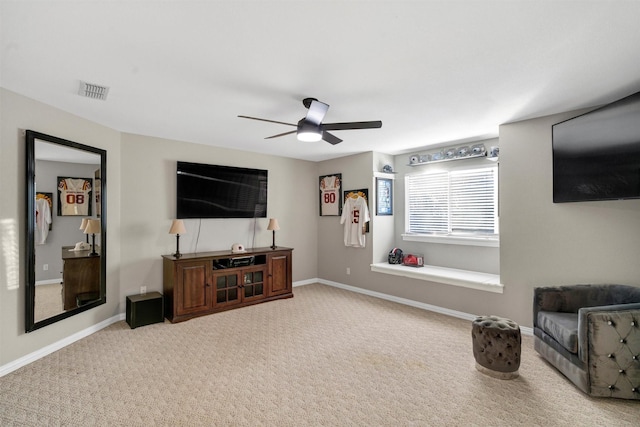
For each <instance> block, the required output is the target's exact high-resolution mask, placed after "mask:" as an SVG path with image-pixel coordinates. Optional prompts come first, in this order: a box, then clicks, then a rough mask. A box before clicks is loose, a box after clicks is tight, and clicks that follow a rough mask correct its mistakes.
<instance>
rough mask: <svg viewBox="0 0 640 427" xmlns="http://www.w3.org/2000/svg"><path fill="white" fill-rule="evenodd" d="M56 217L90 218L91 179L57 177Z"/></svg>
mask: <svg viewBox="0 0 640 427" xmlns="http://www.w3.org/2000/svg"><path fill="white" fill-rule="evenodd" d="M57 187H58V216H91V215H92V212H91V205H93V203H92V199H91V197H92V193H93V179H92V178H74V177H67V176H59V177H58V185H57Z"/></svg>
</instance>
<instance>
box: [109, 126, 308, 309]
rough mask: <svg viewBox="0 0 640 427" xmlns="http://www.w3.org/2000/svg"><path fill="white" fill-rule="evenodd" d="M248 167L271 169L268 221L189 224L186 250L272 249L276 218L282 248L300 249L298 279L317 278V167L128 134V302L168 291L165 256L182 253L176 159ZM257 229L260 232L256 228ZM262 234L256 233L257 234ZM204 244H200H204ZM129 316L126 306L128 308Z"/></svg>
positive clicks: (124, 200)
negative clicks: (176, 230)
mask: <svg viewBox="0 0 640 427" xmlns="http://www.w3.org/2000/svg"><path fill="white" fill-rule="evenodd" d="M177 160H181V161H188V162H196V163H208V164H219V165H227V166H242V167H248V168H258V169H267V170H268V171H269V183H268V200H267V209H268V211H267V218H258V219H257V220H256V221H255V222H254V220H253V219H224V220H222V219H202V220H198V219H186V220H184V222H185V227H186V229H187V233H186V234H183V235H180V252H183V253H191V252H203V251H212V250H227V249H230V248H231V245H232V244H233V243H236V242H237V243H242V244H243V245H245V246H246V247H264V246H270V245H271V240H272V233H271V232H270V231H268V230H267V229H266V228H267V224H268V221H269V219H268V218H269V217H274V218H277V219H278V222H279V224H280V230H279V231H277V232H276V244H277V245H278V246H286V247H291V248H294V251H293V273H292V274H293V280H294V281H297V280H304V279H309V278H313V277H316V274H317V259H318V254H317V246H316V244H315V241H316V239H317V233H318V230H317V211H318V197H317V193H316V192H315V191H313V189H314V188H315V186H316V185H315V184H316V180H317V176H318V174H317V165H316V164H315V163H311V162H306V161H302V160H294V159H289V158H284V157H275V156H268V155H263V154H256V153H247V152H243V151H238V150H231V149H224V148H216V147H210V146H205V145H201V144H192V143H188V142H181V141H173V140H166V139H161V138H152V137H146V136H140V135H132V134H123V135H122V182H123V188H122V236H123V237H122V241H123V245H122V259H121V272H122V275H121V282H122V292H121V294H120V301H121V303H124V301H125V297H126V295H132V294H136V293H139V291H140V286H141V285H145V286H147V291H159V292H162V264H161V255H166V254H171V253H173V252H175V246H176V238H175V236H173V235H170V234H168V232H169V227H170V226H171V220H172V219H173V218H175V214H176V208H175V203H176V193H175V191H176V161H177ZM254 226H255V227H254ZM254 229H255V234H254ZM196 242H197V246H196ZM121 311H124V306H122V307H121Z"/></svg>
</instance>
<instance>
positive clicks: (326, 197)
mask: <svg viewBox="0 0 640 427" xmlns="http://www.w3.org/2000/svg"><path fill="white" fill-rule="evenodd" d="M320 191H321V192H322V194H321V195H320V200H321V202H320V210H321V215H336V216H338V215H340V178H338V177H337V176H335V175H333V176H325V177H324V178H322V180H320Z"/></svg>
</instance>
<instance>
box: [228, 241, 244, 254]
mask: <svg viewBox="0 0 640 427" xmlns="http://www.w3.org/2000/svg"><path fill="white" fill-rule="evenodd" d="M245 252H247V250H246V249H245V248H244V245H243V244H242V243H234V244H233V245H231V253H234V254H243V253H245Z"/></svg>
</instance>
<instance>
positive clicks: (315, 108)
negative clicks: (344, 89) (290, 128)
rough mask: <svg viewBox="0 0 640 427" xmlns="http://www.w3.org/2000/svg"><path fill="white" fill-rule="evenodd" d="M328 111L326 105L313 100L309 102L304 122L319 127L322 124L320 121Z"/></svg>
mask: <svg viewBox="0 0 640 427" xmlns="http://www.w3.org/2000/svg"><path fill="white" fill-rule="evenodd" d="M328 109H329V105H328V104H325V103H324V102H320V101H316V100H313V101H311V105H309V111H308V112H307V117H305V118H304V120H305V121H306V122H309V123H313V124H314V125H319V124H320V123H322V119H324V116H325V114H327V110H328Z"/></svg>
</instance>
